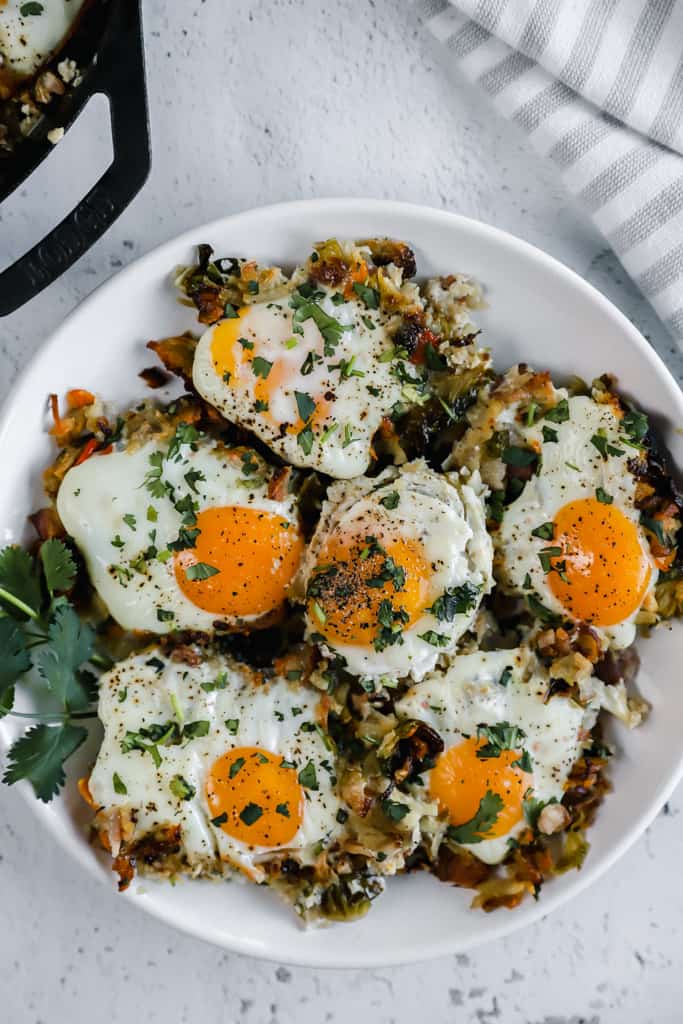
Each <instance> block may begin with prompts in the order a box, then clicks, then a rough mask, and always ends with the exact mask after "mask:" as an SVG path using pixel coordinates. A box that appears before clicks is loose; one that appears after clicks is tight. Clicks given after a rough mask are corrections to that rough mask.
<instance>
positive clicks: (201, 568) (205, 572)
mask: <svg viewBox="0 0 683 1024" xmlns="http://www.w3.org/2000/svg"><path fill="white" fill-rule="evenodd" d="M219 572H220V569H216V568H215V566H213V565H207V564H206V562H195V563H194V565H188V567H187V569H186V570H185V577H186V579H188V580H208V579H209V578H210V577H211V576H217V575H218V573H219Z"/></svg>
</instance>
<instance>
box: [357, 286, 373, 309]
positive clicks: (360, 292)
mask: <svg viewBox="0 0 683 1024" xmlns="http://www.w3.org/2000/svg"><path fill="white" fill-rule="evenodd" d="M353 290H354V292H355V293H356V295H357V296H358V298H359V299H361V300H362V301H363V302H364V303H365V305H366V306H367V307H368V309H379V292H378V291H377V289H376V288H368V286H367V285H365V284H361V283H360V282H359V281H356V282H355V284H354V286H353Z"/></svg>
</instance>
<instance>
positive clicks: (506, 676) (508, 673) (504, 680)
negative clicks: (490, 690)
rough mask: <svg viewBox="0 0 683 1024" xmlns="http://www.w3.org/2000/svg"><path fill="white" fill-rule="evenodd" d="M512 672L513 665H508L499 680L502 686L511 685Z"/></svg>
mask: <svg viewBox="0 0 683 1024" xmlns="http://www.w3.org/2000/svg"><path fill="white" fill-rule="evenodd" d="M512 672H513V668H512V665H506V666H505V668H504V669H503V671H502V672H501V674H500V679H499V680H498V683H499V685H500V686H507V685H508V684H509V682H510V680H511V679H512Z"/></svg>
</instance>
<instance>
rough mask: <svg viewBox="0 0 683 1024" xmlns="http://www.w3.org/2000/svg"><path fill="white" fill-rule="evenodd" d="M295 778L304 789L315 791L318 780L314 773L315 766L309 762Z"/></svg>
mask: <svg viewBox="0 0 683 1024" xmlns="http://www.w3.org/2000/svg"><path fill="white" fill-rule="evenodd" d="M297 778H298V780H299V782H300V783H301V785H302V786H304V787H305V788H306V789H317V788H318V779H317V777H316V773H315V765H314V764H313V762H312V761H309V762H308V763H307V764H306V765H305V766H304V767H303V768H302V769H301V771H300V772H299V774H298V775H297Z"/></svg>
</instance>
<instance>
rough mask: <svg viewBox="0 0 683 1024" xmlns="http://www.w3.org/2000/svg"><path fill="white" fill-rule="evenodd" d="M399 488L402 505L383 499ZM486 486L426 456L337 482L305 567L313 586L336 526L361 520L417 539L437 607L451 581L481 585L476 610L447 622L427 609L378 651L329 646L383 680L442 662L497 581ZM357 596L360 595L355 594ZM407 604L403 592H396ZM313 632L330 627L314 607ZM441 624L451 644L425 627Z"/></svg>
mask: <svg viewBox="0 0 683 1024" xmlns="http://www.w3.org/2000/svg"><path fill="white" fill-rule="evenodd" d="M393 492H396V493H397V494H398V496H399V500H398V504H397V505H396V507H395V508H393V509H387V508H386V507H385V506H384V505H383V504H382V503H381V502H382V499H383V498H385V497H386V496H387V495H388V494H390V493H393ZM484 494H485V489H484V488H483V487H482V485H481V482H480V480H479V478H478V476H477V475H474V476H473V477H472V478H471V479H470V481H469V482H468V483H466V484H465V483H463V482H462V481H460V480H459V478H458V477H457V475H455V474H437V473H434V472H433V471H432V470H430V469H429V468H428V466H427V465H426V463H425V462H424V461H422V460H418V461H416V462H412V463H408V464H406V465H404V466H401V467H400V469H393V468H390V469H387V470H386V471H385V472H384V473H382V474H381V475H380V476H378V477H377V478H376V479H374V480H371V479H359V480H354V481H352V482H351V483H348V484H347V483H337V484H335V485H333V486H332V487H331V488H330V490H329V492H328V498H327V501H326V502H325V505H324V507H323V512H322V515H321V518H320V522H319V524H318V528H317V530H316V533H315V535H314V537H313V539H312V541H311V544H310V546H309V549H308V552H307V554H306V557H305V560H304V565H303V568H302V573H301V586H302V588H303V590H304V592H305V589H306V587H307V586H308V584H309V582H310V580H311V579H312V577H313V574H314V570H315V567H316V564H317V562H318V560H319V553H320V551H321V548H322V547H323V545H324V544H325V541H326V540H327V538H328V537H329V536H330V534H331V533H333V532H335V533H341V534H343V533H344V531H345V530H348V531H350V532H353V529H354V523H356V522H358V521H362V523H363V528H367V533H368V534H372V532H373V530H372V527H371V525H370V524H372V523H373V522H374V523H376V524H377V527H376V528H377V532H379V533H380V534H381V532H382V530H383V529H386V530H387V531H388V532H391V533H393V534H394V535H396V536H399V537H401V538H403V539H414V540H416V541H417V542H418V543H419V545H420V547H421V549H422V551H423V552H424V556H425V558H426V560H427V561H428V562H429V563H430V566H431V570H432V575H431V577H430V591H431V593H432V598H431V600H430V606H431V605H432V604H433V603H434V601H436V600H437V599H438V598H439V597H440V596H441V595H442V594H443V593H444V591H445V590H446V589H447V588H453V587H458V586H461V585H462V584H464V583H471V584H473V585H474V586H475V587H477V588H478V589H479V596H478V599H477V601H476V603H475V605H474V607H472V608H471V609H470V610H468V611H467V612H464V613H462V614H457V615H455V617H454V618H453V620H452V621H450V622H447V621H440V620H439V619H438V618H437V617H436V616H435V615H434V614H433V613H431V612H429V611H425V612H424V614H423V615H421V616H420V618H419V619H418V620H417V621H416V622H415V623H413V625H411V626H410V628H408V629H405V630H403V631H402V633H401V638H402V643H397V644H394V645H392V646H388V647H385V649H384V650H383V651H376V650H374V649H373V648H372V647H370V648H364V647H361V646H358V645H353V644H340V643H337V642H334V643H332V641H329V640H325V642H324V643H323V644H322V646H323V650H324V651H325V652H326V653H327V654H328V655H329V654H335V655H340V656H341V657H343V658H344V659H345V660H346V667H347V669H348V671H349V672H351V673H353V674H355V675H358V676H362V677H366V678H369V679H376V678H378V677H380V676H385V675H386V676H393V677H398V676H406V675H410V676H412V677H413V678H414V679H420V678H422V676H424V674H425V673H426V672H428V671H429V670H430V669H432V668H433V667H434V665H435V664H436V662H437V660H438V658H439V656H440V655H441V654H448V653H449V652H452V651H453V650H454V649H455V647H456V644H457V642H458V640H459V639H460V637H461V636H462V635H463V633H465V632H466V630H467V629H469V628H470V626H471V625H472V623H473V621H474V619H475V617H476V614H477V610H478V607H479V603H480V602H481V598H482V597H483V596H484V595H485V594H486V593H488V592H489V590H490V589H491V586H492V582H493V577H492V558H493V549H492V545H491V539H490V537H489V535H488V534H487V532H486V522H485V512H484V505H483V496H484ZM350 600H351V601H353V597H351V598H350ZM396 603H397V604H400V592H398V593H397V594H396ZM306 622H307V635H308V637H309V638H311V637H313V639H318V637H319V635H320V634H322V635H323V636H324V634H325V626H324V624H321V623H320V621H319V619H316V617H315V615H311V614H310V613H307V620H306ZM430 630H432V631H434V632H436V633H438V634H439V635H441V636H444V637H447V643H445V644H444V645H443V646H439V647H436V646H434V645H433V644H431V643H429V642H428V641H427V640H424V639H421V637H420V634H425V633H427V632H428V631H430Z"/></svg>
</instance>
